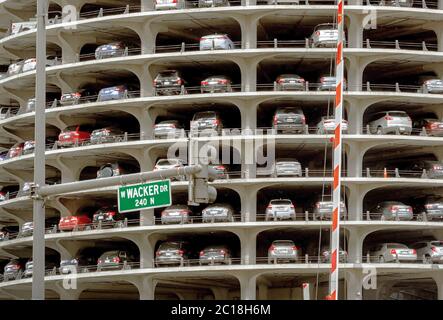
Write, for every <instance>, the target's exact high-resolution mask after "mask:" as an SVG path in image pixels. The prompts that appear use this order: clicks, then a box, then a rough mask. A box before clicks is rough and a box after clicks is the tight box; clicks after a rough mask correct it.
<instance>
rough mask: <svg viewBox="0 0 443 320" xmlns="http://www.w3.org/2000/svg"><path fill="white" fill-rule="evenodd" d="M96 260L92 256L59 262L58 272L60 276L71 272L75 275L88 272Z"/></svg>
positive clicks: (82, 256)
mask: <svg viewBox="0 0 443 320" xmlns="http://www.w3.org/2000/svg"><path fill="white" fill-rule="evenodd" d="M95 263H96V259H94V257H92V256H85V255H79V256H77V257H76V258H73V259H65V260H61V261H60V267H59V269H58V272H59V273H60V274H70V273H72V271H74V272H76V273H84V272H89V271H90V269H91V267H92V266H93V264H95Z"/></svg>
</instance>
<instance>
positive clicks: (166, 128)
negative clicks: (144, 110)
mask: <svg viewBox="0 0 443 320" xmlns="http://www.w3.org/2000/svg"><path fill="white" fill-rule="evenodd" d="M154 138H155V139H163V138H172V139H176V138H186V132H185V129H184V128H183V126H182V125H181V123H180V122H179V121H178V120H165V121H161V122H159V123H157V124H155V125H154Z"/></svg>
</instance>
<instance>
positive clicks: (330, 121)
mask: <svg viewBox="0 0 443 320" xmlns="http://www.w3.org/2000/svg"><path fill="white" fill-rule="evenodd" d="M334 130H335V118H334V117H333V116H324V117H321V120H320V122H319V123H318V124H317V134H331V133H334ZM341 132H342V133H348V121H347V120H345V119H342V121H341Z"/></svg>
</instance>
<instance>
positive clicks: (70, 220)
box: [58, 214, 92, 231]
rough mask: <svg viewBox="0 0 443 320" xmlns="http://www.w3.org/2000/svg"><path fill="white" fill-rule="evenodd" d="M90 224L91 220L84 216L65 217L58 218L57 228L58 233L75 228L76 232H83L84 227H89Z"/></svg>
mask: <svg viewBox="0 0 443 320" xmlns="http://www.w3.org/2000/svg"><path fill="white" fill-rule="evenodd" d="M91 223H92V221H91V219H90V218H89V217H88V216H87V215H85V214H81V215H78V216H67V217H62V218H60V222H59V223H58V228H59V229H60V231H73V230H74V229H75V228H77V230H85V229H86V226H87V225H90V224H91Z"/></svg>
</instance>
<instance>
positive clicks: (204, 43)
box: [200, 34, 235, 51]
mask: <svg viewBox="0 0 443 320" xmlns="http://www.w3.org/2000/svg"><path fill="white" fill-rule="evenodd" d="M229 49H235V45H234V42H232V40H231V39H230V38H229V37H228V35H227V34H211V35H207V36H204V37H201V38H200V51H204V50H229Z"/></svg>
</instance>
